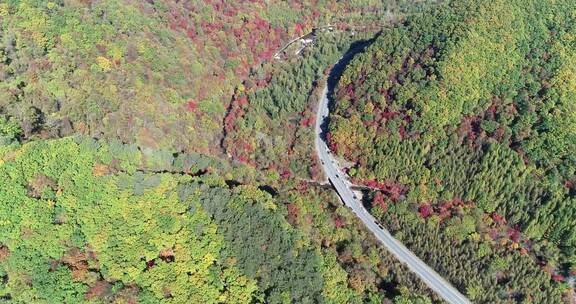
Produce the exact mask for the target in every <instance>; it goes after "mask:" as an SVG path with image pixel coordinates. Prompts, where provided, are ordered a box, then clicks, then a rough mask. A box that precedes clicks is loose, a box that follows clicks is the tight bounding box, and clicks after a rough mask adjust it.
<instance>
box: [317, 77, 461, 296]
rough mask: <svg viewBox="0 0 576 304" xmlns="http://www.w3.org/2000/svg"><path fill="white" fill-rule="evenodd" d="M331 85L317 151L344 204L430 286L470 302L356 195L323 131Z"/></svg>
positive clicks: (324, 102)
mask: <svg viewBox="0 0 576 304" xmlns="http://www.w3.org/2000/svg"><path fill="white" fill-rule="evenodd" d="M328 113H329V112H328V85H326V86H325V88H324V90H323V92H322V96H321V99H320V104H319V106H318V111H317V113H316V142H315V146H316V151H317V153H318V157H319V158H320V162H321V164H322V168H323V169H324V173H325V174H326V176H327V177H328V179H329V180H330V182H331V183H332V185H333V186H334V188H336V191H337V192H338V194H339V195H340V198H341V199H342V201H343V202H344V204H345V205H346V206H347V207H349V208H350V209H351V210H352V212H354V214H355V215H356V216H357V217H358V218H359V219H360V220H361V221H362V222H363V223H364V224H365V225H366V227H367V228H368V230H370V231H371V232H372V233H373V234H374V236H376V238H377V239H378V240H379V241H380V242H381V243H382V244H383V245H384V246H385V247H386V249H388V251H390V252H391V253H392V254H393V255H394V256H396V258H397V259H398V260H400V262H402V263H403V264H405V265H406V266H407V267H408V269H410V270H411V271H412V272H414V273H415V274H416V275H417V276H418V277H420V279H422V281H424V283H426V285H428V287H430V289H432V290H433V291H435V292H436V293H437V294H438V295H439V296H440V297H442V298H443V299H444V300H445V301H446V302H448V303H454V304H455V303H458V304H460V303H470V301H469V300H468V299H467V298H466V297H464V295H462V294H461V293H460V292H458V290H456V288H454V287H453V286H452V285H451V284H450V283H449V282H448V281H446V280H444V279H443V278H442V277H441V276H440V275H439V274H438V273H436V271H434V270H433V269H432V268H430V267H428V265H426V263H424V262H423V261H422V260H420V259H419V258H418V257H417V256H416V255H414V254H413V253H412V252H411V251H410V250H408V248H406V247H405V246H404V245H403V244H402V243H400V242H399V241H398V240H396V239H395V238H394V237H392V235H391V234H390V232H388V230H386V229H384V228H383V227H382V226H380V224H377V223H376V219H375V218H374V217H373V216H372V215H371V214H370V213H368V211H366V209H365V208H364V206H363V205H362V203H361V202H360V201H359V200H358V199H357V198H356V195H355V194H354V192H352V190H351V189H350V187H351V186H352V185H351V183H350V182H349V181H348V180H347V178H346V176H345V175H344V173H343V172H342V171H341V170H340V168H339V167H338V164H337V162H336V160H335V159H334V157H333V156H332V154H331V153H330V150H329V149H328V146H327V145H326V142H325V134H324V133H323V127H324V129H325V126H324V124H326V122H327V117H328Z"/></svg>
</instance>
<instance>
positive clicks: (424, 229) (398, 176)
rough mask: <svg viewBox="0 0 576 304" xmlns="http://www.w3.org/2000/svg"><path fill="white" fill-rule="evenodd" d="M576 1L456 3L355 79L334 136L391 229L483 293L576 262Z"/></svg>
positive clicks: (522, 295) (374, 58) (541, 296)
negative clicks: (575, 25)
mask: <svg viewBox="0 0 576 304" xmlns="http://www.w3.org/2000/svg"><path fill="white" fill-rule="evenodd" d="M575 9H576V3H575V2H574V1H515V0H513V1H483V0H465V1H448V2H447V3H444V4H442V5H438V6H433V7H432V8H431V9H430V10H428V11H427V12H424V13H423V14H418V15H414V16H410V17H408V18H407V19H406V20H405V21H404V22H402V23H400V24H398V25H396V26H394V27H392V28H387V29H384V30H383V31H382V33H381V34H380V35H379V37H378V38H377V40H376V41H375V43H374V44H372V45H371V46H370V47H369V49H368V50H367V51H366V52H365V53H363V54H361V55H359V56H357V57H356V58H355V59H354V61H353V62H352V64H351V65H349V66H348V67H347V69H346V71H345V72H344V74H343V76H342V77H341V79H340V81H339V83H338V87H337V89H336V92H335V94H334V96H333V97H334V100H335V101H334V105H333V111H332V112H331V113H332V115H331V117H330V119H331V122H330V134H329V140H330V144H331V146H332V148H333V149H334V150H335V151H337V153H338V154H339V155H340V156H341V157H343V158H345V159H347V160H349V161H351V162H352V165H351V166H350V168H349V169H348V173H349V174H350V176H352V177H353V179H354V180H356V181H357V182H358V183H361V184H365V185H367V186H369V187H371V188H372V189H373V191H368V193H366V194H367V199H366V202H367V203H369V204H370V206H371V209H372V212H373V214H375V215H376V216H377V217H379V218H380V219H381V220H382V221H383V224H384V226H386V227H389V228H390V229H391V230H392V231H394V232H396V236H397V237H398V238H399V239H400V240H402V241H403V242H405V243H406V244H407V245H408V246H409V247H410V248H411V249H412V250H414V251H415V252H416V253H418V254H420V256H421V257H422V258H424V260H425V261H427V262H428V263H430V264H431V265H432V266H433V267H435V268H436V269H438V270H439V271H440V272H441V273H442V274H444V275H446V276H447V277H448V278H449V279H450V280H452V282H454V283H455V284H456V285H457V287H459V288H460V289H461V290H462V291H463V292H466V293H467V294H468V296H469V297H470V298H471V299H472V300H476V301H478V302H482V303H497V302H504V303H509V302H519V303H520V302H522V303H524V302H528V303H559V302H561V301H562V297H563V294H564V292H565V291H566V290H567V285H566V283H565V282H567V280H568V277H569V276H571V275H572V272H573V271H574V270H575V269H576V264H575V263H576V255H575V253H576V251H575V250H576V246H575V245H576V243H575V242H576V229H575V228H576V222H575V221H574V214H575V212H576V204H575V203H576V196H575V194H576V191H575V189H576V188H575V186H574V185H575V182H576V176H575V173H576V155H575V154H574V152H575V151H576V102H575V97H576V95H575V93H576V91H575V88H576V87H575V86H574V83H575V82H574V81H575V75H576V65H575V63H576V62H575V61H574V49H573V48H574V39H573V38H574V36H575V34H576V28H575V27H574V24H575V21H576V19H575V18H576V17H575V15H574V13H573V12H574V11H575Z"/></svg>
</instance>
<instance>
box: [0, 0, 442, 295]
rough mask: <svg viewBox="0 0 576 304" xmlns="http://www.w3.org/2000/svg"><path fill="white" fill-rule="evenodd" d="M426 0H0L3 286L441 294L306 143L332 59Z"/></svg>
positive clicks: (82, 291) (27, 291) (134, 291)
mask: <svg viewBox="0 0 576 304" xmlns="http://www.w3.org/2000/svg"><path fill="white" fill-rule="evenodd" d="M425 6H426V3H425V2H421V1H410V0H407V1H404V0H400V1H389V2H388V1H384V2H382V1H370V0H368V1H351V2H347V1H343V2H324V1H310V2H307V1H302V2H300V1H294V2H285V1H245V2H234V1H232V2H221V1H191V2H181V1H176V2H174V1H158V0H151V1H131V0H126V1H90V0H89V1H84V0H81V1H80V0H78V1H74V0H72V1H68V0H64V1H61V0H55V1H36V0H22V1H20V0H9V1H4V2H1V3H0V226H1V227H0V302H1V303H383V302H384V303H398V304H404V303H418V304H420V303H422V304H425V303H432V302H436V301H439V299H438V298H437V296H435V295H433V294H432V293H431V292H430V290H428V289H427V288H426V287H425V286H424V285H423V284H422V283H421V282H419V281H418V279H417V278H416V277H414V276H413V275H412V274H411V273H410V272H408V271H407V270H406V269H405V268H404V267H403V266H402V265H400V264H399V263H398V262H397V261H396V260H395V259H394V258H393V257H392V256H390V254H389V253H387V252H386V251H385V250H384V249H383V248H381V247H380V246H378V243H377V242H376V240H375V239H374V238H373V237H372V236H371V235H370V234H369V233H368V232H367V231H365V230H364V229H363V228H362V225H361V223H360V222H358V221H357V220H356V218H355V217H354V215H353V214H352V213H350V212H349V210H348V209H347V208H344V207H343V206H342V205H341V204H340V202H339V201H338V198H337V196H336V195H335V193H334V192H333V191H332V190H331V189H329V188H328V187H326V186H324V185H321V184H320V183H318V182H316V181H315V179H316V178H319V177H320V176H321V172H320V171H319V170H320V169H319V168H318V165H317V164H316V163H315V160H314V158H313V157H312V155H313V150H312V147H311V145H310V143H311V142H312V141H313V132H312V128H311V126H312V124H313V118H314V113H313V112H314V110H313V108H314V107H315V104H316V95H317V91H318V89H319V85H320V84H321V82H322V81H323V79H324V77H325V76H326V73H327V71H329V67H330V65H331V64H332V63H334V62H335V61H336V60H337V58H338V57H340V56H341V55H342V54H343V53H344V52H345V51H346V50H347V48H349V47H350V45H352V44H353V43H354V42H355V41H358V40H363V39H369V38H371V37H373V36H374V35H375V34H376V33H377V32H378V31H379V30H380V29H381V28H382V26H388V25H389V24H390V23H391V22H397V21H398V20H401V19H402V18H403V16H404V15H407V14H410V13H411V12H417V11H421V10H422V9H424V7H425ZM328 24H329V25H331V26H330V28H329V29H328V28H324V30H314V28H316V27H321V26H325V25H328ZM309 33H312V34H313V38H314V43H312V44H311V45H308V46H306V47H305V48H303V49H300V50H299V51H298V52H295V49H294V47H290V48H287V49H285V50H284V52H283V53H282V54H281V56H280V57H281V59H275V58H274V55H275V52H276V51H277V50H279V49H281V47H282V46H283V45H284V44H285V43H286V42H288V41H290V40H291V39H293V38H296V37H299V36H302V35H306V34H309ZM287 151H288V152H287Z"/></svg>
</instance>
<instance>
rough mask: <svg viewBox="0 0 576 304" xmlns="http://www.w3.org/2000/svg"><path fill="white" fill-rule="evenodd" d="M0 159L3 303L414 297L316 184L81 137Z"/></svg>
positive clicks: (417, 289)
mask: <svg viewBox="0 0 576 304" xmlns="http://www.w3.org/2000/svg"><path fill="white" fill-rule="evenodd" d="M0 156H1V157H0V226H1V227H2V229H0V277H1V278H2V281H0V299H1V301H2V302H10V303H81V302H89V303H136V302H137V303H189V302H190V301H192V302H205V303H262V302H265V303H324V302H325V303H362V302H370V303H380V302H381V301H382V300H383V298H384V297H388V298H390V299H391V298H395V299H396V300H395V302H397V303H405V302H402V301H411V299H412V300H414V301H417V303H425V302H420V301H424V300H423V299H424V298H419V296H417V295H416V294H417V293H422V294H426V293H427V291H426V290H425V289H423V287H422V286H421V285H420V284H416V285H414V284H413V283H412V281H413V280H414V278H413V277H411V276H410V275H409V274H408V273H406V272H405V270H402V269H401V267H400V266H399V265H398V264H397V263H396V262H395V261H394V259H392V258H391V257H389V256H387V254H386V253H385V252H384V251H381V250H377V249H375V246H374V242H373V241H372V240H370V239H367V236H366V233H365V232H363V231H360V230H358V228H355V226H356V225H355V224H354V220H353V216H352V215H351V214H350V213H349V212H348V211H347V209H346V208H342V207H338V206H339V204H336V203H335V197H334V196H333V195H331V194H330V193H329V192H325V191H324V190H321V189H308V188H306V187H299V188H296V189H293V190H290V191H288V192H286V193H285V194H282V195H275V196H274V197H273V196H271V195H270V194H269V193H267V192H265V191H263V190H260V189H258V188H257V186H255V185H243V184H240V183H236V182H233V181H231V180H226V179H224V178H223V177H221V176H228V177H234V176H235V174H236V172H238V170H239V169H232V168H230V167H228V166H227V165H226V164H223V163H221V162H219V161H218V160H215V159H209V158H205V157H201V156H198V155H178V156H177V157H173V156H172V155H170V154H168V155H167V154H166V153H163V152H162V151H151V150H148V151H140V150H139V149H138V148H137V147H135V146H133V145H123V144H120V143H111V144H105V143H102V142H98V141H95V140H93V139H89V138H83V137H76V138H70V137H69V138H65V139H59V140H48V141H41V142H33V143H28V144H25V145H23V146H21V147H17V144H13V145H11V146H4V148H3V151H2V153H1V154H0ZM178 170H181V171H180V173H176V172H177V171H178ZM161 171H165V172H166V173H155V172H161ZM168 172H174V173H168ZM191 172H195V173H191ZM384 290H386V291H384Z"/></svg>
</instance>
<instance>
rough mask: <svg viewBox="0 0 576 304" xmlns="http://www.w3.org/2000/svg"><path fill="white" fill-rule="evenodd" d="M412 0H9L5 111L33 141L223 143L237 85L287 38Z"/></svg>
mask: <svg viewBox="0 0 576 304" xmlns="http://www.w3.org/2000/svg"><path fill="white" fill-rule="evenodd" d="M403 2H408V1H401V3H399V4H396V3H392V2H390V3H391V4H388V2H386V3H381V2H374V3H371V2H370V1H366V2H365V3H361V2H358V3H356V4H355V3H347V2H338V3H336V2H334V3H331V2H329V3H325V2H316V1H312V2H285V1H267V2H263V1H242V2H236V1H228V2H221V1H152V0H151V1H132V0H126V1H108V0H107V1H90V0H88V1H80V0H78V1H63V0H58V1H41V0H24V1H17V0H9V1H3V2H2V3H0V63H1V64H0V108H1V109H2V112H4V113H6V114H9V115H11V116H13V117H15V118H16V119H18V120H19V121H22V122H23V123H24V124H25V128H24V131H25V132H24V135H25V137H26V138H31V137H34V136H40V137H43V138H46V137H57V136H62V135H68V134H71V133H73V132H81V133H84V134H87V135H90V136H98V137H106V138H117V139H120V140H121V141H124V142H131V143H137V144H138V145H139V146H142V147H149V148H159V147H161V148H171V149H174V150H176V151H188V152H189V151H195V152H204V153H207V152H210V153H216V152H220V150H219V148H220V146H219V143H220V140H221V137H222V133H223V126H222V121H223V118H224V115H225V113H226V110H227V108H228V105H229V103H230V99H231V96H232V94H233V92H234V89H235V88H236V87H237V86H238V85H240V84H241V83H242V81H243V80H245V79H247V78H248V77H249V75H250V74H251V73H252V72H253V69H256V68H258V67H260V65H261V64H262V63H265V62H269V61H270V60H271V59H272V56H273V54H274V52H275V51H276V50H277V49H279V48H280V47H281V46H282V45H283V44H284V43H285V42H287V41H289V40H290V39H292V38H295V37H298V36H300V35H304V34H307V33H309V32H310V31H311V30H312V29H313V28H314V27H317V26H321V25H326V24H332V25H333V26H334V27H335V28H337V29H339V30H358V31H368V30H375V29H377V28H379V25H380V24H381V23H385V22H386V21H384V20H383V19H381V18H380V16H382V15H384V13H385V12H387V11H388V12H392V11H399V10H400V8H402V7H405V6H406V4H403Z"/></svg>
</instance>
